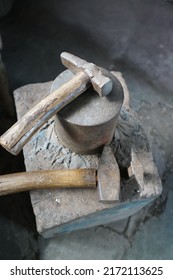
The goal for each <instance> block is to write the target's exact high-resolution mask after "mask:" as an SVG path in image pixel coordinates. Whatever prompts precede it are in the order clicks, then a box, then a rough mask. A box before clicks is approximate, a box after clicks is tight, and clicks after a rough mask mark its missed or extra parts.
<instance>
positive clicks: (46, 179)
mask: <svg viewBox="0 0 173 280" xmlns="http://www.w3.org/2000/svg"><path fill="white" fill-rule="evenodd" d="M78 187H80V188H83V187H93V188H94V187H96V170H95V169H68V170H39V171H32V172H21V173H14V174H8V175H1V176H0V195H6V194H10V193H17V192H23V191H28V190H34V189H49V188H78Z"/></svg>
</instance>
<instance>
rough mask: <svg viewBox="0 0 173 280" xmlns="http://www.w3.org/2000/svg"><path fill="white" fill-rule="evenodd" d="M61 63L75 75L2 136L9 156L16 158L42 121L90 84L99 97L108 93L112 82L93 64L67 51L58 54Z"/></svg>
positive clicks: (2, 141)
mask: <svg viewBox="0 0 173 280" xmlns="http://www.w3.org/2000/svg"><path fill="white" fill-rule="evenodd" d="M61 60H62V63H63V64H64V65H65V66H67V67H68V68H70V69H72V71H73V72H75V73H77V74H76V75H75V76H74V77H73V78H72V79H71V80H70V81H68V82H66V83H65V84H63V85H62V86H61V87H60V88H58V89H57V90H55V91H54V92H52V93H51V94H50V95H48V96H47V97H46V98H45V99H43V100H42V101H41V102H40V103H39V104H37V105H36V106H35V107H34V108H32V109H31V110H30V111H29V112H27V113H26V114H25V115H24V116H23V117H22V118H21V119H20V120H18V121H17V122H16V123H15V124H14V125H13V126H12V127H11V128H10V129H9V130H8V131H6V132H5V133H4V134H3V135H2V136H1V138H0V143H1V145H2V146H3V147H4V148H5V149H6V150H7V151H9V152H10V153H12V154H14V155H17V154H18V153H19V152H20V151H21V149H22V148H23V146H24V145H25V144H26V143H27V141H28V140H29V139H30V138H31V137H32V136H33V134H35V132H36V131H37V130H38V129H39V128H40V127H41V126H42V125H43V124H44V123H45V122H47V121H48V120H49V119H50V118H51V117H52V116H54V115H55V114H56V113H57V112H58V111H60V110H61V109H62V108H63V107H64V106H66V105H67V104H68V103H70V102H71V101H73V100H74V99H75V98H77V97H78V96H79V95H80V94H81V93H83V92H84V91H85V90H86V89H87V88H88V87H89V86H90V85H91V84H92V86H93V88H94V89H95V91H96V92H98V94H99V95H101V96H104V95H107V94H109V93H110V92H111V90H112V81H111V79H110V78H108V77H106V76H105V75H104V74H103V73H102V71H101V69H100V68H99V67H97V66H96V65H94V64H93V63H88V62H87V61H85V60H83V59H80V58H78V57H76V56H74V55H72V54H69V53H66V52H64V53H62V54H61Z"/></svg>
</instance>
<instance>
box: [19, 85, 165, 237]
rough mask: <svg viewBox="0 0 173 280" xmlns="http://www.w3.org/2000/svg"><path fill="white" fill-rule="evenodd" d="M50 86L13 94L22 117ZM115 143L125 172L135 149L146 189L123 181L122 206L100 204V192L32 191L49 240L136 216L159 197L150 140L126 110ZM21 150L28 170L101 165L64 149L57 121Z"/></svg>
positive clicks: (95, 159)
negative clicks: (62, 234)
mask: <svg viewBox="0 0 173 280" xmlns="http://www.w3.org/2000/svg"><path fill="white" fill-rule="evenodd" d="M51 84H52V83H51V82H50V83H46V84H36V85H28V86H25V87H22V88H19V89H17V90H16V91H15V92H14V97H15V105H16V110H17V114H18V118H20V117H21V116H22V115H23V114H24V113H25V112H26V111H28V110H29V109H30V108H32V107H33V106H34V105H35V104H37V102H38V101H39V100H40V99H41V98H43V97H44V96H47V94H48V93H49V91H50V86H51ZM125 86H126V85H125ZM116 135H117V136H116ZM111 145H112V148H113V150H114V153H115V155H116V157H117V160H118V164H119V166H120V167H124V168H125V167H126V168H128V167H129V163H130V162H131V149H132V148H133V149H134V150H135V152H136V153H137V156H138V158H139V160H140V161H141V163H142V165H143V166H144V167H143V168H144V186H141V188H142V189H140V188H139V187H138V184H137V182H136V181H135V180H133V179H132V182H131V179H129V180H127V182H125V180H124V181H123V186H122V190H121V192H120V202H123V203H124V204H122V205H121V204H120V205H119V203H112V204H105V203H100V202H99V201H98V193H97V189H92V190H91V189H85V190H83V189H76V190H73V189H72V190H66V189H64V190H63V189H61V190H58V189H57V190H39V191H32V192H31V200H32V205H33V209H34V213H35V216H36V223H37V230H38V232H39V233H41V234H43V236H45V237H49V238H50V237H52V236H54V235H56V233H58V232H70V231H73V230H77V229H83V228H88V227H91V226H96V225H100V224H106V223H109V222H112V221H115V220H120V219H123V218H125V217H128V216H129V215H132V214H134V213H135V212H137V211H138V210H139V209H140V208H142V207H143V206H145V205H146V204H147V203H149V202H150V201H151V200H152V199H154V198H155V197H157V196H158V195H159V194H160V192H161V184H160V181H159V178H158V175H157V170H156V168H155V166H154V164H153V160H152V154H151V153H150V149H149V145H148V139H147V137H146V136H145V133H144V131H143V128H142V127H141V125H140V123H139V122H138V121H137V118H136V116H135V115H133V112H132V111H127V110H126V108H125V107H124V106H123V107H122V109H121V112H120V117H119V119H118V124H117V130H116V134H115V138H114V140H113V142H112V144H111ZM121 147H123V149H122V148H121ZM129 150H130V154H128V153H129ZM23 152H24V160H25V165H26V170H27V171H32V170H39V169H41V170H44V169H64V168H69V169H70V168H96V169H97V167H98V159H99V154H94V155H80V154H75V153H73V152H71V151H70V150H69V149H66V148H65V147H63V146H62V144H61V142H60V141H59V139H58V137H57V136H56V134H55V131H54V118H52V119H50V121H49V122H48V123H46V124H45V125H44V126H43V127H42V128H41V129H40V131H39V132H38V133H36V134H35V135H34V136H33V138H32V139H31V141H30V142H29V143H27V145H26V146H25V147H24V149H23ZM138 169H139V167H138ZM137 172H138V171H137ZM148 176H149V177H148ZM142 177H143V174H142ZM148 178H149V179H148ZM121 180H123V178H121ZM137 190H138V191H137ZM130 201H133V203H130ZM103 210H104V211H103Z"/></svg>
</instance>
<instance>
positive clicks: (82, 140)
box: [51, 69, 123, 154]
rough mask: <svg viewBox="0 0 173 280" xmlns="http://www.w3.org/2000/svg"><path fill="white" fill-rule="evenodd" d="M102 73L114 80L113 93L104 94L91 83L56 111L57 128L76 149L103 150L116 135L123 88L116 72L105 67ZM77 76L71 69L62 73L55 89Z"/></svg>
mask: <svg viewBox="0 0 173 280" xmlns="http://www.w3.org/2000/svg"><path fill="white" fill-rule="evenodd" d="M102 73H103V74H104V75H106V76H107V77H109V78H110V79H111V80H112V82H113V89H112V91H111V93H109V94H108V95H107V96H104V97H100V96H99V95H98V94H97V93H96V92H95V91H94V89H93V88H92V87H90V88H89V89H88V90H87V91H86V92H85V93H84V94H82V95H80V96H78V98H77V99H75V100H74V101H73V102H71V103H70V104H68V105H67V106H66V107H64V108H63V109H62V110H61V111H59V112H58V113H57V115H56V118H55V132H56V134H57V136H58V138H59V139H60V141H61V142H62V144H63V145H64V146H65V147H67V148H69V149H70V150H72V151H73V152H76V153H81V154H92V153H96V152H99V150H100V149H101V148H102V147H103V146H104V145H108V144H109V143H110V142H111V140H112V138H113V134H114V132H115V128H116V124H117V120H118V116H119V111H120V109H121V106H122V103H123V89H122V86H121V84H120V82H119V81H118V79H117V78H116V77H115V76H114V75H113V74H111V73H110V72H109V71H106V70H104V69H102ZM73 76H74V74H73V73H72V72H71V71H70V70H66V71H64V72H63V73H61V74H60V75H59V76H58V77H57V78H56V79H55V81H54V82H53V84H52V88H51V92H53V91H55V90H56V89H57V88H58V87H60V86H61V85H62V84H63V83H64V82H67V81H68V80H70V79H71V78H72V77H73Z"/></svg>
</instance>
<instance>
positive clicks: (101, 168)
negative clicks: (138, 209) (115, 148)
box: [97, 146, 120, 203]
mask: <svg viewBox="0 0 173 280" xmlns="http://www.w3.org/2000/svg"><path fill="white" fill-rule="evenodd" d="M97 177H98V178H97V181H98V192H99V201H100V202H106V203H109V202H116V201H119V199H120V171H119V167H118V164H117V161H116V159H115V156H114V154H113V152H112V148H111V146H104V148H103V151H102V154H101V157H100V160H99V164H98V170H97Z"/></svg>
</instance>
